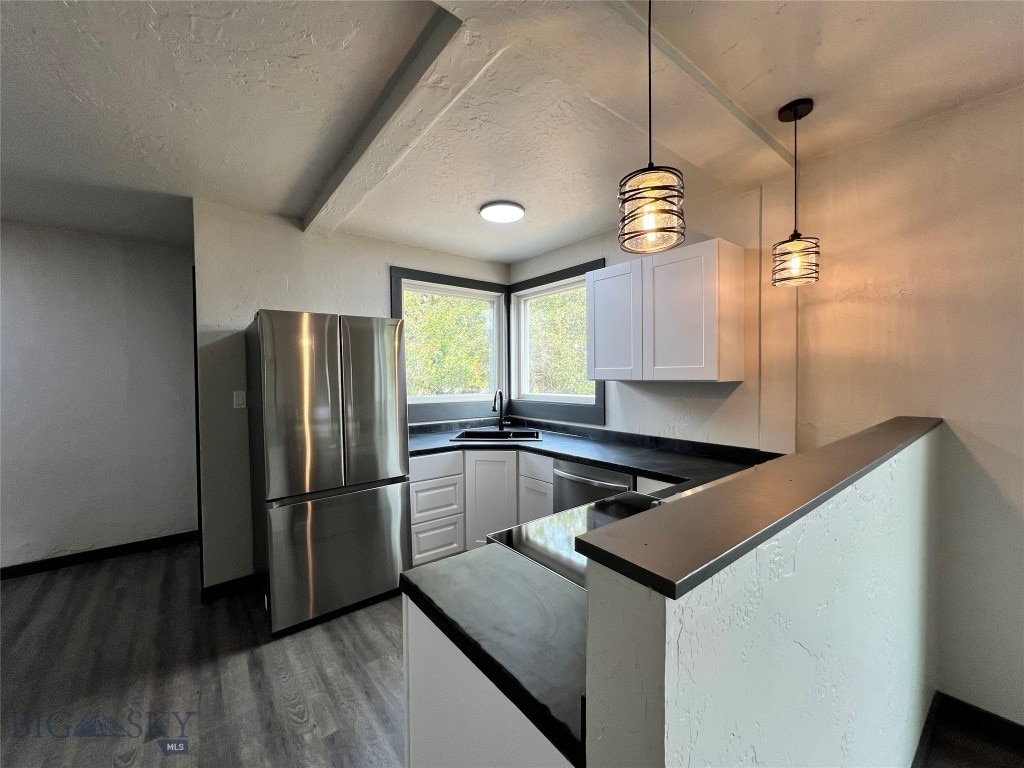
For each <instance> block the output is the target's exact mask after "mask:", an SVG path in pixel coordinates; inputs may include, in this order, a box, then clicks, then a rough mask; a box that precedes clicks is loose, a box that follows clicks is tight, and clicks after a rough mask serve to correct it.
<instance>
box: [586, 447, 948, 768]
mask: <svg viewBox="0 0 1024 768" xmlns="http://www.w3.org/2000/svg"><path fill="white" fill-rule="evenodd" d="M939 438H940V434H939V432H938V431H935V430H933V431H932V432H930V433H928V434H927V435H926V436H924V437H923V438H921V439H919V440H917V441H916V442H914V443H913V444H911V445H910V446H909V447H907V448H906V449H905V450H903V451H902V452H901V453H899V454H897V455H896V456H895V457H893V458H892V459H890V460H889V461H887V462H885V463H883V464H882V465H880V466H879V467H877V468H876V469H874V470H872V471H871V472H869V473H868V474H867V475H865V476H864V477H862V478H861V479H859V480H857V481H856V482H855V483H854V484H853V485H851V486H849V487H848V488H846V489H844V490H843V491H841V492H840V493H839V494H838V495H836V496H835V497H833V498H832V499H830V500H829V501H827V502H825V503H824V504H822V505H821V506H819V507H818V508H817V509H814V510H812V511H811V512H809V513H808V514H807V515H806V516H805V517H803V518H801V519H800V520H798V521H797V522H796V523H794V524H793V525H791V526H790V527H788V528H786V529H785V530H783V531H782V532H781V533H780V534H779V535H777V536H775V537H773V538H772V539H769V540H768V541H766V542H764V543H763V544H761V545H760V546H758V547H757V548H755V549H754V550H752V551H751V552H748V553H747V554H745V555H744V556H742V557H741V558H739V559H738V560H737V561H735V562H734V563H732V564H731V565H728V566H726V567H725V568H724V569H723V570H721V571H719V572H718V573H717V574H715V575H714V576H713V577H711V578H710V579H709V580H707V581H705V582H703V583H701V584H699V585H698V586H697V587H695V588H694V589H693V590H691V591H690V592H688V593H687V594H685V595H684V596H683V597H682V598H680V599H679V600H668V599H666V598H664V597H662V596H660V595H657V594H655V593H654V592H652V591H651V590H649V589H647V588H646V587H643V586H641V585H639V584H637V583H636V582H632V581H630V580H628V579H626V578H625V577H623V576H620V575H619V574H618V573H615V572H614V571H611V570H609V569H607V568H603V567H602V566H600V565H597V564H595V563H591V564H590V565H589V566H588V572H587V584H588V592H587V610H588V616H589V619H588V630H587V764H588V765H589V766H594V768H600V767H601V766H619V765H624V764H629V765H635V766H640V765H671V766H682V765H748V764H750V765H849V766H878V765H893V766H895V765H910V763H911V761H912V759H913V756H914V752H915V750H916V747H917V743H918V738H919V736H920V733H921V728H922V726H923V725H924V720H925V716H926V714H927V710H928V705H929V703H930V699H931V695H932V693H933V692H934V689H935V685H934V675H933V670H934V666H935V658H934V642H933V636H934V621H935V616H934V602H933V597H934V592H933V589H934V586H933V583H932V581H933V580H932V578H931V577H932V574H931V573H930V572H929V569H930V568H931V567H933V562H932V557H931V551H932V549H933V548H934V543H935V534H934V530H933V526H934V524H935V519H936V517H937V515H936V507H937V505H938V499H937V494H938V480H939V478H938V458H939V447H940V439H939ZM681 503H685V502H681Z"/></svg>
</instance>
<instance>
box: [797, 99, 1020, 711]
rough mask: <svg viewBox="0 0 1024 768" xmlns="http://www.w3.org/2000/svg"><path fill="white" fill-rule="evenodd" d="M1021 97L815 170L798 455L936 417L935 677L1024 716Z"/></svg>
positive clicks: (956, 115)
mask: <svg viewBox="0 0 1024 768" xmlns="http://www.w3.org/2000/svg"><path fill="white" fill-rule="evenodd" d="M1022 124H1024V90H1021V89H1018V90H1016V91H1013V92H1010V93H1007V94H1004V95H1003V96H1000V97H997V98H994V99H989V100H987V101H984V102H981V103H978V104H974V105H972V106H969V107H965V108H963V109H960V110H957V111H955V112H951V113H948V114H946V115H944V116H942V117H940V118H937V119H935V120H931V121H928V122H925V123H921V124H919V125H916V126H912V127H910V128H906V129H903V130H900V131H896V132H893V133H891V134H887V135H885V136H882V137H880V138H878V139H876V140H874V141H872V142H869V143H867V144H864V145H861V146H857V147H853V148H850V149H847V150H843V151H839V152H836V153H834V154H831V155H827V156H825V157H822V158H818V159H814V160H812V161H811V162H809V163H808V164H807V165H806V167H805V169H804V171H805V172H804V173H803V174H802V176H803V183H802V185H801V190H800V191H801V196H802V199H803V201H804V202H803V205H802V207H801V226H802V227H803V229H804V231H805V232H808V233H812V234H815V235H818V236H820V237H821V238H822V258H823V265H822V279H821V282H820V283H819V284H818V285H815V286H813V287H808V288H801V289H799V292H800V308H799V315H800V328H799V337H800V344H799V348H800V353H799V354H800V359H799V371H800V375H799V382H798V392H799V405H798V413H799V427H798V435H799V436H798V443H799V447H800V448H801V449H803V448H808V447H813V446H816V445H821V444H824V443H827V442H830V441H831V440H833V439H835V438H836V437H839V436H842V435H847V434H850V433H852V432H855V431H857V430H860V429H862V428H864V427H867V426H869V425H871V424H874V423H877V422H879V421H882V420H884V419H887V418H889V417H891V416H896V415H927V416H941V417H942V418H943V419H945V420H946V423H947V425H948V430H947V432H946V435H945V442H944V444H943V471H942V476H943V494H942V497H943V502H944V508H943V517H944V520H943V528H942V545H941V551H940V559H939V578H940V586H941V595H942V610H943V617H942V621H941V648H942V653H941V656H942V672H941V675H940V679H939V687H940V688H941V689H942V690H943V691H945V692H946V693H950V694H952V695H955V696H958V697H960V698H963V699H966V700H967V701H969V702H971V703H972V704H976V705H978V706H981V707H984V708H985V709H988V710H991V711H993V712H996V713H997V714H1000V715H1002V716H1004V717H1007V718H1010V719H1013V720H1016V721H1017V722H1020V723H1024V343H1022V339H1024V131H1022V129H1021V126H1022Z"/></svg>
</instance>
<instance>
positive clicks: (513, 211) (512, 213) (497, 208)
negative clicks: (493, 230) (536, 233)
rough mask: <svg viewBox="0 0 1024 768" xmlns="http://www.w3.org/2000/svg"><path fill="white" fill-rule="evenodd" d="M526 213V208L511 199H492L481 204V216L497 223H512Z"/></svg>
mask: <svg viewBox="0 0 1024 768" xmlns="http://www.w3.org/2000/svg"><path fill="white" fill-rule="evenodd" d="M525 215H526V209H525V208H523V206H521V205H520V204H519V203H513V202H512V201H511V200H492V201H491V202H489V203H484V204H483V205H482V206H480V216H481V217H483V218H484V219H485V220H486V221H490V222H494V223H495V224H511V223H512V222H514V221H519V220H520V219H521V218H523V216H525Z"/></svg>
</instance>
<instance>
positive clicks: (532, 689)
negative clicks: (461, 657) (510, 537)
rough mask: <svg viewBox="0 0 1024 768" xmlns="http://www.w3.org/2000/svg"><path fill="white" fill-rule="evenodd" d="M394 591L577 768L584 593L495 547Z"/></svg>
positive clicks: (430, 569)
mask: <svg viewBox="0 0 1024 768" xmlns="http://www.w3.org/2000/svg"><path fill="white" fill-rule="evenodd" d="M400 588H401V590H402V592H403V593H404V594H405V595H407V596H408V597H409V599H410V600H411V601H412V602H413V603H415V604H416V606H417V607H418V608H419V609H420V610H422V611H423V613H425V614H426V615H427V617H428V618H429V619H430V620H431V621H433V622H434V624H435V625H436V626H437V627H438V628H439V629H440V630H441V631H442V632H443V633H444V634H445V635H446V636H447V637H448V639H449V640H451V641H452V642H453V643H454V644H455V645H456V647H458V648H459V650H460V651H462V652H463V653H464V654H465V655H466V656H467V658H469V660H470V661H472V662H473V664H474V665H476V667H477V668H478V669H479V670H480V671H481V672H483V673H484V674H485V675H486V676H487V677H488V678H489V679H490V680H491V681H492V682H493V683H494V684H495V685H496V686H497V687H498V689H499V690H500V691H501V692H502V693H503V694H504V695H505V696H506V697H507V698H508V699H509V700H510V701H511V702H512V703H513V704H514V705H515V706H516V707H518V708H519V710H520V711H522V712H523V714H525V715H526V716H527V717H528V718H529V719H530V721H531V722H532V723H533V724H534V725H535V726H536V727H537V728H538V730H540V732H541V733H543V734H544V736H545V737H547V739H548V740H549V741H550V742H551V743H552V744H553V745H554V746H555V747H556V748H557V749H558V751H559V752H561V753H562V754H563V755H565V757H566V759H568V760H569V762H571V763H572V764H573V765H575V766H583V765H584V763H585V760H586V755H585V751H584V746H583V704H582V696H583V694H584V692H585V691H586V667H587V657H586V645H587V593H586V590H584V589H583V588H582V587H579V586H577V585H576V584H573V583H572V582H570V581H567V580H566V579H563V578H562V577H561V576H558V575H557V574H555V573H554V572H553V571H549V570H548V569H547V568H545V567H543V566H541V565H538V564H537V563H535V562H533V561H532V560H528V559H527V558H525V557H523V556H521V555H518V554H516V553H515V552H513V551H511V550H509V549H506V548H505V547H503V546H500V545H498V544H488V545H486V546H483V547H479V548H477V549H472V550H469V551H468V552H464V553H462V554H460V555H456V556H455V557H449V558H447V559H444V560H438V561H437V562H434V563H427V564H426V565H421V566H419V567H417V568H413V569H412V570H410V571H406V572H405V573H403V574H402V577H401V580H400Z"/></svg>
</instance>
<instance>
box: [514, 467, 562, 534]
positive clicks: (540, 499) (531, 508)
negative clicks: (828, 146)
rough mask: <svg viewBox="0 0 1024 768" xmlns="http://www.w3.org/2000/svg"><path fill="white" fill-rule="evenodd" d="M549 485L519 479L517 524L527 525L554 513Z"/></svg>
mask: <svg viewBox="0 0 1024 768" xmlns="http://www.w3.org/2000/svg"><path fill="white" fill-rule="evenodd" d="M553 487H554V486H553V485H552V484H551V483H545V482H544V481H542V480H534V479H533V478H532V477H520V478H519V524H520V525H522V524H523V523H528V522H530V521H531V520H536V519H537V518H539V517H547V516H548V515H550V514H551V513H552V512H554V511H555V505H554V494H553V492H552V488H553Z"/></svg>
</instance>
